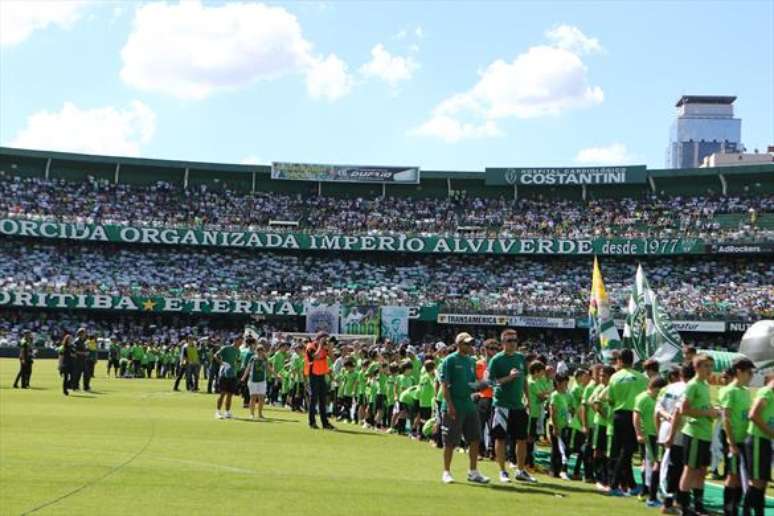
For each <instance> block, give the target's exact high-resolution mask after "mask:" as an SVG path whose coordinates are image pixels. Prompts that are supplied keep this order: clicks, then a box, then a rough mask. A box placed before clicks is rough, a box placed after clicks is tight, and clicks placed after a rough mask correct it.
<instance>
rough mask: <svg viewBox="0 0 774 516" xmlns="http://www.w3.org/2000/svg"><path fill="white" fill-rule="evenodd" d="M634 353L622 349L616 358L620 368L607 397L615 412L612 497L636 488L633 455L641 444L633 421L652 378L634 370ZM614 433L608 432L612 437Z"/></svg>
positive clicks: (610, 385)
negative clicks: (635, 409)
mask: <svg viewBox="0 0 774 516" xmlns="http://www.w3.org/2000/svg"><path fill="white" fill-rule="evenodd" d="M633 363H634V352H633V351H632V350H631V349H622V350H621V352H620V353H619V355H618V358H617V360H616V366H617V368H618V371H616V373H615V374H614V375H613V376H611V377H610V384H609V386H608V393H607V397H608V400H609V402H610V407H611V408H612V411H613V417H612V421H611V423H612V430H613V431H612V442H611V446H610V460H611V461H613V477H612V479H611V480H610V492H609V494H610V496H623V490H625V489H626V488H630V489H635V488H636V482H635V481H634V475H633V474H632V457H633V455H634V450H635V448H636V447H637V434H636V432H635V431H634V425H633V424H632V420H633V419H632V413H633V411H634V400H635V399H636V398H637V396H638V395H639V394H640V393H641V392H644V391H645V390H646V389H647V388H648V379H647V377H645V375H643V374H642V373H640V372H638V371H635V370H634V369H632V364H633ZM609 435H610V433H608V436H609Z"/></svg>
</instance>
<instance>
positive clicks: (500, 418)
mask: <svg viewBox="0 0 774 516" xmlns="http://www.w3.org/2000/svg"><path fill="white" fill-rule="evenodd" d="M500 341H501V344H502V351H501V352H499V353H497V354H496V355H495V356H494V357H492V360H490V361H489V367H488V368H487V376H488V378H489V381H490V382H492V383H493V384H494V385H495V388H494V398H493V399H494V402H493V404H494V408H493V410H492V423H491V429H492V430H491V431H492V437H494V439H495V458H496V459H497V464H498V465H499V466H500V482H502V483H508V482H510V477H509V476H508V471H507V470H506V469H505V451H506V446H507V445H508V444H510V446H511V447H513V448H515V449H516V462H517V467H518V469H517V471H516V476H515V478H516V480H521V481H524V482H536V480H535V479H534V477H532V475H530V474H529V473H527V469H526V460H527V429H528V426H529V415H528V413H527V409H526V404H525V400H526V399H527V398H528V396H527V381H526V378H527V368H526V365H525V360H524V355H522V354H521V353H517V352H516V344H517V343H518V336H517V335H516V330H505V331H503V333H502V335H500Z"/></svg>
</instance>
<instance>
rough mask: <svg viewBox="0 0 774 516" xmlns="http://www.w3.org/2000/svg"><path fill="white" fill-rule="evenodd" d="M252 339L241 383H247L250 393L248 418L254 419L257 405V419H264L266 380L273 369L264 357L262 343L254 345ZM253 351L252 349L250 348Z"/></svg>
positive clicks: (264, 350) (264, 349)
mask: <svg viewBox="0 0 774 516" xmlns="http://www.w3.org/2000/svg"><path fill="white" fill-rule="evenodd" d="M248 339H249V337H248ZM254 342H255V340H254V339H250V343H249V346H250V348H251V352H250V354H249V358H248V360H247V364H245V369H244V372H243V373H242V383H244V384H245V385H247V389H248V392H249V393H250V402H249V408H250V418H251V419H255V408H256V406H257V407H258V420H259V421H266V418H265V417H263V404H264V401H265V400H266V380H267V378H269V376H271V375H272V374H273V372H274V371H273V369H272V366H271V364H270V363H269V359H268V358H267V357H266V348H265V347H264V345H263V344H259V345H258V346H255V345H254V344H253V343H254ZM253 349H254V350H255V351H252V350H253Z"/></svg>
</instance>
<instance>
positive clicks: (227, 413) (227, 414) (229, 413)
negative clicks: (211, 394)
mask: <svg viewBox="0 0 774 516" xmlns="http://www.w3.org/2000/svg"><path fill="white" fill-rule="evenodd" d="M231 417H232V416H231V411H230V410H227V411H226V413H225V414H223V419H231Z"/></svg>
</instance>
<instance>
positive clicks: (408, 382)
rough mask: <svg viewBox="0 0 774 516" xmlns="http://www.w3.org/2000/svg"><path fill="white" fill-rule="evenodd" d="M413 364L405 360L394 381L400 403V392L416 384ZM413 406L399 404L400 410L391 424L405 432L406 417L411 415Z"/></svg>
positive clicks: (399, 431)
mask: <svg viewBox="0 0 774 516" xmlns="http://www.w3.org/2000/svg"><path fill="white" fill-rule="evenodd" d="M412 370H413V366H412V364H411V362H403V363H402V364H401V365H400V374H398V375H397V376H395V382H394V397H395V399H397V400H398V403H400V398H399V397H400V393H402V392H403V391H405V390H406V389H408V388H409V387H412V386H413V385H414V377H413V373H412ZM410 408H411V407H408V406H406V407H405V408H404V407H403V406H402V405H399V406H398V412H397V413H396V414H394V415H393V416H392V421H391V423H392V424H391V426H392V428H395V429H397V430H398V433H402V432H403V428H405V426H406V419H407V418H408V417H409V415H410V414H409V409H410ZM401 420H403V424H401Z"/></svg>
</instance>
